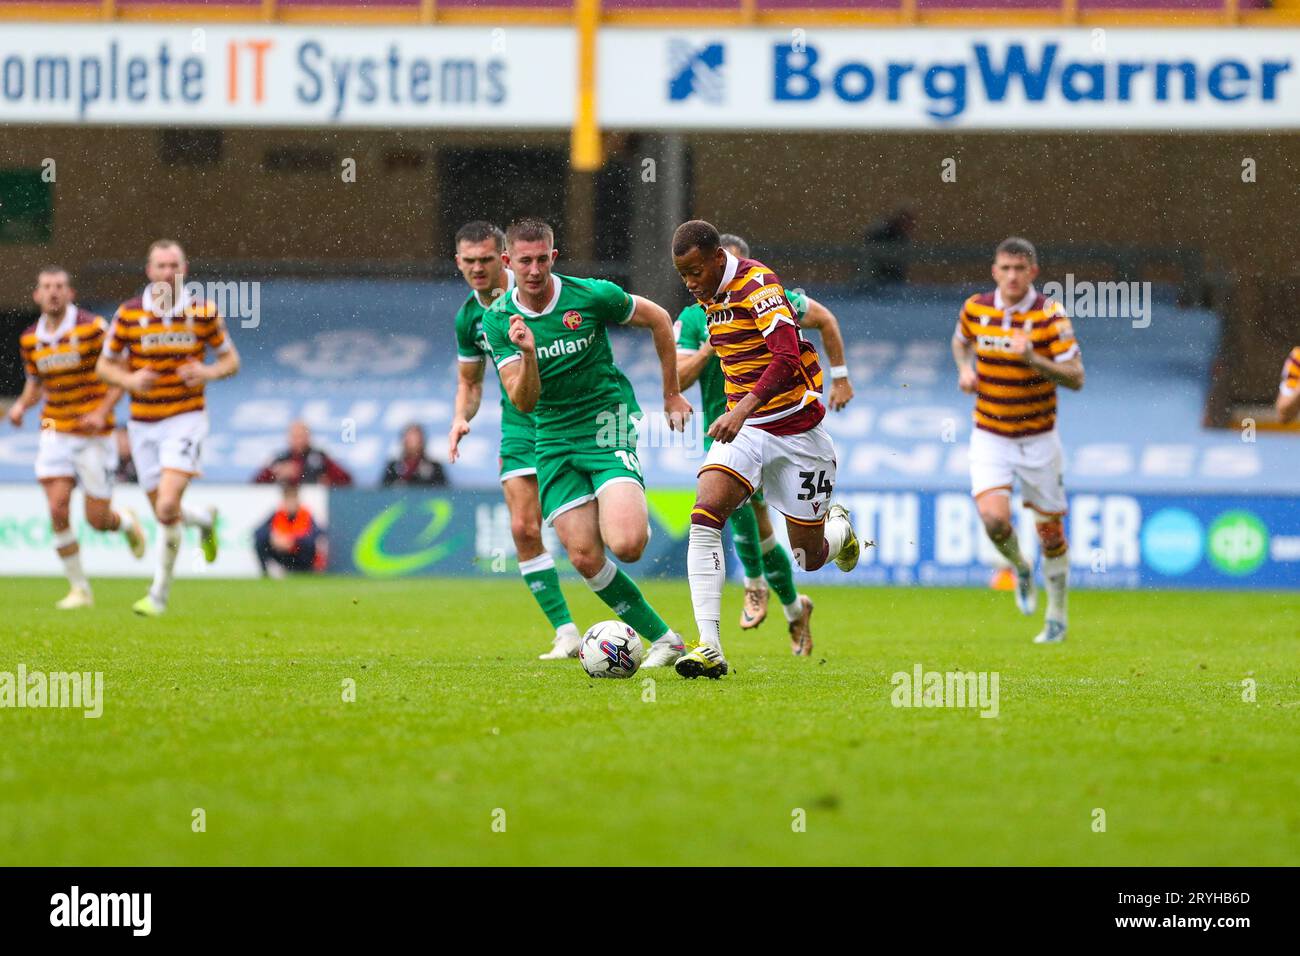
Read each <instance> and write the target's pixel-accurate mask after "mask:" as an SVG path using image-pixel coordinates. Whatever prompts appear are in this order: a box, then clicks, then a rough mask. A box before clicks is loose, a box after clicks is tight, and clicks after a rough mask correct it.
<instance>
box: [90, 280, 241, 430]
mask: <svg viewBox="0 0 1300 956" xmlns="http://www.w3.org/2000/svg"><path fill="white" fill-rule="evenodd" d="M105 347H106V348H107V350H108V354H109V355H111V356H121V355H125V356H126V358H127V365H128V366H129V367H130V369H131V371H135V370H136V369H141V368H147V369H151V370H153V371H154V372H157V373H158V381H157V383H156V384H155V385H154V387H153V388H152V389H150V390H149V391H148V392H146V393H144V394H142V395H132V396H131V417H132V418H133V419H135V420H136V421H142V422H156V421H161V420H162V419H164V418H171V417H172V416H173V415H181V414H184V413H185V412H196V411H200V410H202V409H203V408H204V399H203V383H202V382H198V383H197V384H194V385H186V384H185V382H184V381H183V380H182V379H181V377H180V374H179V373H178V371H177V370H178V369H179V368H180V367H181V366H182V365H184V364H186V363H187V362H202V361H203V358H204V354H205V349H213V350H214V351H223V350H224V349H225V348H226V347H227V340H226V331H225V325H224V323H223V322H222V319H221V316H220V314H219V313H218V311H217V307H216V306H215V305H214V304H213V303H211V302H194V303H192V304H190V305H188V306H186V308H185V310H184V312H183V313H182V314H180V315H175V316H172V315H161V316H160V315H156V314H155V311H154V310H151V309H147V308H145V306H144V304H143V302H142V300H140V299H132V300H131V301H129V302H124V303H123V304H122V306H121V307H120V308H119V309H118V310H117V314H116V315H115V316H114V317H113V324H112V326H111V328H110V330H109V335H108V344H107V345H106V346H105Z"/></svg>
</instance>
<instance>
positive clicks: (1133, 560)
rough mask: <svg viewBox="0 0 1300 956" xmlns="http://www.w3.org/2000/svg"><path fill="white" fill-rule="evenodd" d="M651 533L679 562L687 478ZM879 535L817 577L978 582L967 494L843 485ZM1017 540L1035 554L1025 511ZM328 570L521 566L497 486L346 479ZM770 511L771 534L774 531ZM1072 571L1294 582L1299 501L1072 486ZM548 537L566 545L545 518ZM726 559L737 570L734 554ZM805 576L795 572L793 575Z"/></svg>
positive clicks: (984, 549)
mask: <svg viewBox="0 0 1300 956" xmlns="http://www.w3.org/2000/svg"><path fill="white" fill-rule="evenodd" d="M647 497H648V501H649V505H650V519H651V523H652V527H653V534H652V535H651V539H650V546H649V548H648V549H647V551H646V554H645V556H644V557H643V558H642V560H641V563H640V564H639V565H638V568H639V573H641V574H657V575H661V576H673V577H680V576H683V575H684V574H685V553H686V536H687V534H688V532H689V529H690V509H691V504H692V502H693V501H694V492H693V491H690V490H686V489H682V490H669V491H655V490H653V489H652V490H651V491H650V492H649V493H648V496H647ZM840 500H841V501H843V503H844V504H846V505H847V506H849V507H850V508H851V509H853V513H854V522H855V525H856V527H857V531H858V535H859V537H860V538H862V539H864V540H872V541H875V542H876V545H875V547H873V548H867V549H864V551H863V552H862V558H861V561H860V563H859V564H858V567H857V568H856V569H855V570H854V571H853V572H852V573H850V574H847V575H846V574H842V573H840V572H839V571H837V570H835V569H828V570H824V571H821V572H818V573H817V574H816V575H813V576H810V577H809V580H812V581H815V582H816V583H817V584H826V585H835V584H856V585H935V586H983V585H986V584H987V583H988V581H989V577H990V571H991V569H992V568H993V567H994V566H995V559H996V553H995V552H994V550H993V547H992V545H991V544H990V543H989V541H988V538H987V536H986V535H985V534H984V532H983V529H982V528H981V526H980V522H979V516H978V514H977V513H976V510H975V506H974V503H973V502H972V500H971V498H970V495H968V494H965V493H963V492H939V493H933V492H920V491H909V490H902V489H895V490H889V491H872V492H857V493H850V494H846V495H843V496H841V497H840ZM1016 510H1017V512H1018V513H1019V514H1020V515H1021V517H1020V518H1019V519H1018V520H1021V521H1022V527H1021V534H1020V541H1021V545H1022V547H1023V548H1024V549H1025V550H1026V553H1027V554H1029V555H1031V556H1033V555H1034V549H1035V546H1036V535H1035V534H1034V532H1033V530H1032V529H1031V528H1030V527H1029V526H1028V520H1029V519H1028V517H1027V513H1025V512H1022V511H1020V509H1016ZM330 513H331V516H332V522H333V524H332V528H331V533H330V538H331V565H330V567H331V570H333V571H340V572H345V573H360V574H364V575H367V576H370V577H379V578H393V577H404V576H408V575H415V574H425V575H439V576H442V575H490V574H518V570H517V567H516V565H515V562H514V546H513V544H512V542H511V539H510V518H509V514H508V513H507V512H506V508H505V505H504V503H503V502H502V500H501V496H500V495H499V494H498V493H496V492H495V491H477V492H468V491H467V492H461V491H458V492H455V493H441V494H437V493H421V492H397V491H371V492H364V491H352V492H346V491H345V492H337V493H335V494H333V495H332V498H331V509H330ZM779 524H780V522H779V521H778V529H777V531H778V537H783V534H782V531H781V529H780V527H779ZM1066 533H1067V535H1068V537H1069V539H1070V554H1071V559H1072V563H1073V567H1074V572H1073V575H1072V585H1073V586H1075V587H1086V588H1101V589H1130V588H1139V587H1161V588H1183V587H1188V588H1211V589H1227V588H1292V587H1295V586H1296V584H1297V583H1298V582H1300V501H1297V500H1296V499H1295V498H1291V497H1280V496H1279V497H1269V496H1231V495H1202V496H1192V495H1154V494H1137V495H1130V494H1119V493H1094V492H1079V493H1076V494H1073V495H1071V497H1070V514H1069V515H1068V517H1067V518H1066ZM545 537H546V544H547V547H548V549H549V550H550V551H551V553H552V554H554V555H555V556H556V558H557V560H560V559H562V556H563V553H564V552H563V548H562V547H560V545H559V542H558V541H557V540H556V539H555V537H554V533H553V531H552V530H551V529H547V530H546V532H545ZM728 569H729V571H730V572H731V574H732V576H733V578H735V579H737V580H738V579H739V577H740V570H741V569H740V567H739V562H738V561H737V560H736V559H735V558H734V555H733V556H731V557H730V558H729V565H728ZM800 577H801V578H803V577H804V575H800Z"/></svg>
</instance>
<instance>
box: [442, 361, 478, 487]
mask: <svg viewBox="0 0 1300 956" xmlns="http://www.w3.org/2000/svg"><path fill="white" fill-rule="evenodd" d="M456 364H457V365H458V366H459V367H460V373H459V375H458V376H457V379H456V407H455V411H453V412H452V416H451V431H450V432H448V434H447V460H448V461H450V462H454V461H455V460H456V459H457V458H459V457H460V440H461V439H462V438H464V437H465V436H466V435H468V434H469V423H470V420H471V419H472V418H473V417H474V416H475V415H477V414H478V408H479V405H481V404H482V402H483V371H484V365H485V364H486V363H485V360H483V359H479V360H478V361H477V362H457V363H456Z"/></svg>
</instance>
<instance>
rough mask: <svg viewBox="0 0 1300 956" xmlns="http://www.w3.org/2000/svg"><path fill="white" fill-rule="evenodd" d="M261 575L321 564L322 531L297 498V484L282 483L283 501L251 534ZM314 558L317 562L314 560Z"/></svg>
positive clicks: (319, 567)
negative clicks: (283, 484) (260, 567)
mask: <svg viewBox="0 0 1300 956" xmlns="http://www.w3.org/2000/svg"><path fill="white" fill-rule="evenodd" d="M253 544H254V546H255V547H256V549H257V561H258V563H259V564H260V565H261V566H262V574H264V575H268V576H270V577H273V578H282V577H284V575H285V572H287V571H318V570H322V568H323V565H324V560H323V559H324V557H325V549H324V547H323V545H324V541H323V540H322V532H321V529H320V526H319V525H317V524H316V519H315V518H313V517H312V516H311V512H310V511H308V510H307V509H306V508H305V507H304V506H303V505H302V503H301V502H300V501H299V500H298V486H297V485H293V484H288V485H285V486H284V500H283V501H281V502H280V507H279V508H278V509H277V510H276V512H275V513H274V514H273V515H271V517H269V518H267V519H266V520H265V521H264V522H262V525H261V527H259V528H258V529H257V530H256V531H255V532H254V533H253ZM318 559H320V560H319V562H318Z"/></svg>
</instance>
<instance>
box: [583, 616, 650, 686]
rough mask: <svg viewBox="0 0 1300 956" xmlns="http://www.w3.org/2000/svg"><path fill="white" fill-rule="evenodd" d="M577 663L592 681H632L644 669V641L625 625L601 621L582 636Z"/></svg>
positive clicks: (617, 622)
mask: <svg viewBox="0 0 1300 956" xmlns="http://www.w3.org/2000/svg"><path fill="white" fill-rule="evenodd" d="M578 660H580V661H582V669H583V670H585V671H586V672H587V674H588V676H590V677H631V676H632V675H633V674H635V673H636V671H637V668H638V667H640V666H641V638H640V637H638V636H637V633H636V631H634V630H632V628H630V627H628V626H627V625H626V624H624V623H623V622H622V621H601V622H600V623H599V624H593V625H592V626H591V627H589V628H588V629H587V633H586V634H584V635H582V644H581V645H580V646H579V647H578Z"/></svg>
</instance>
